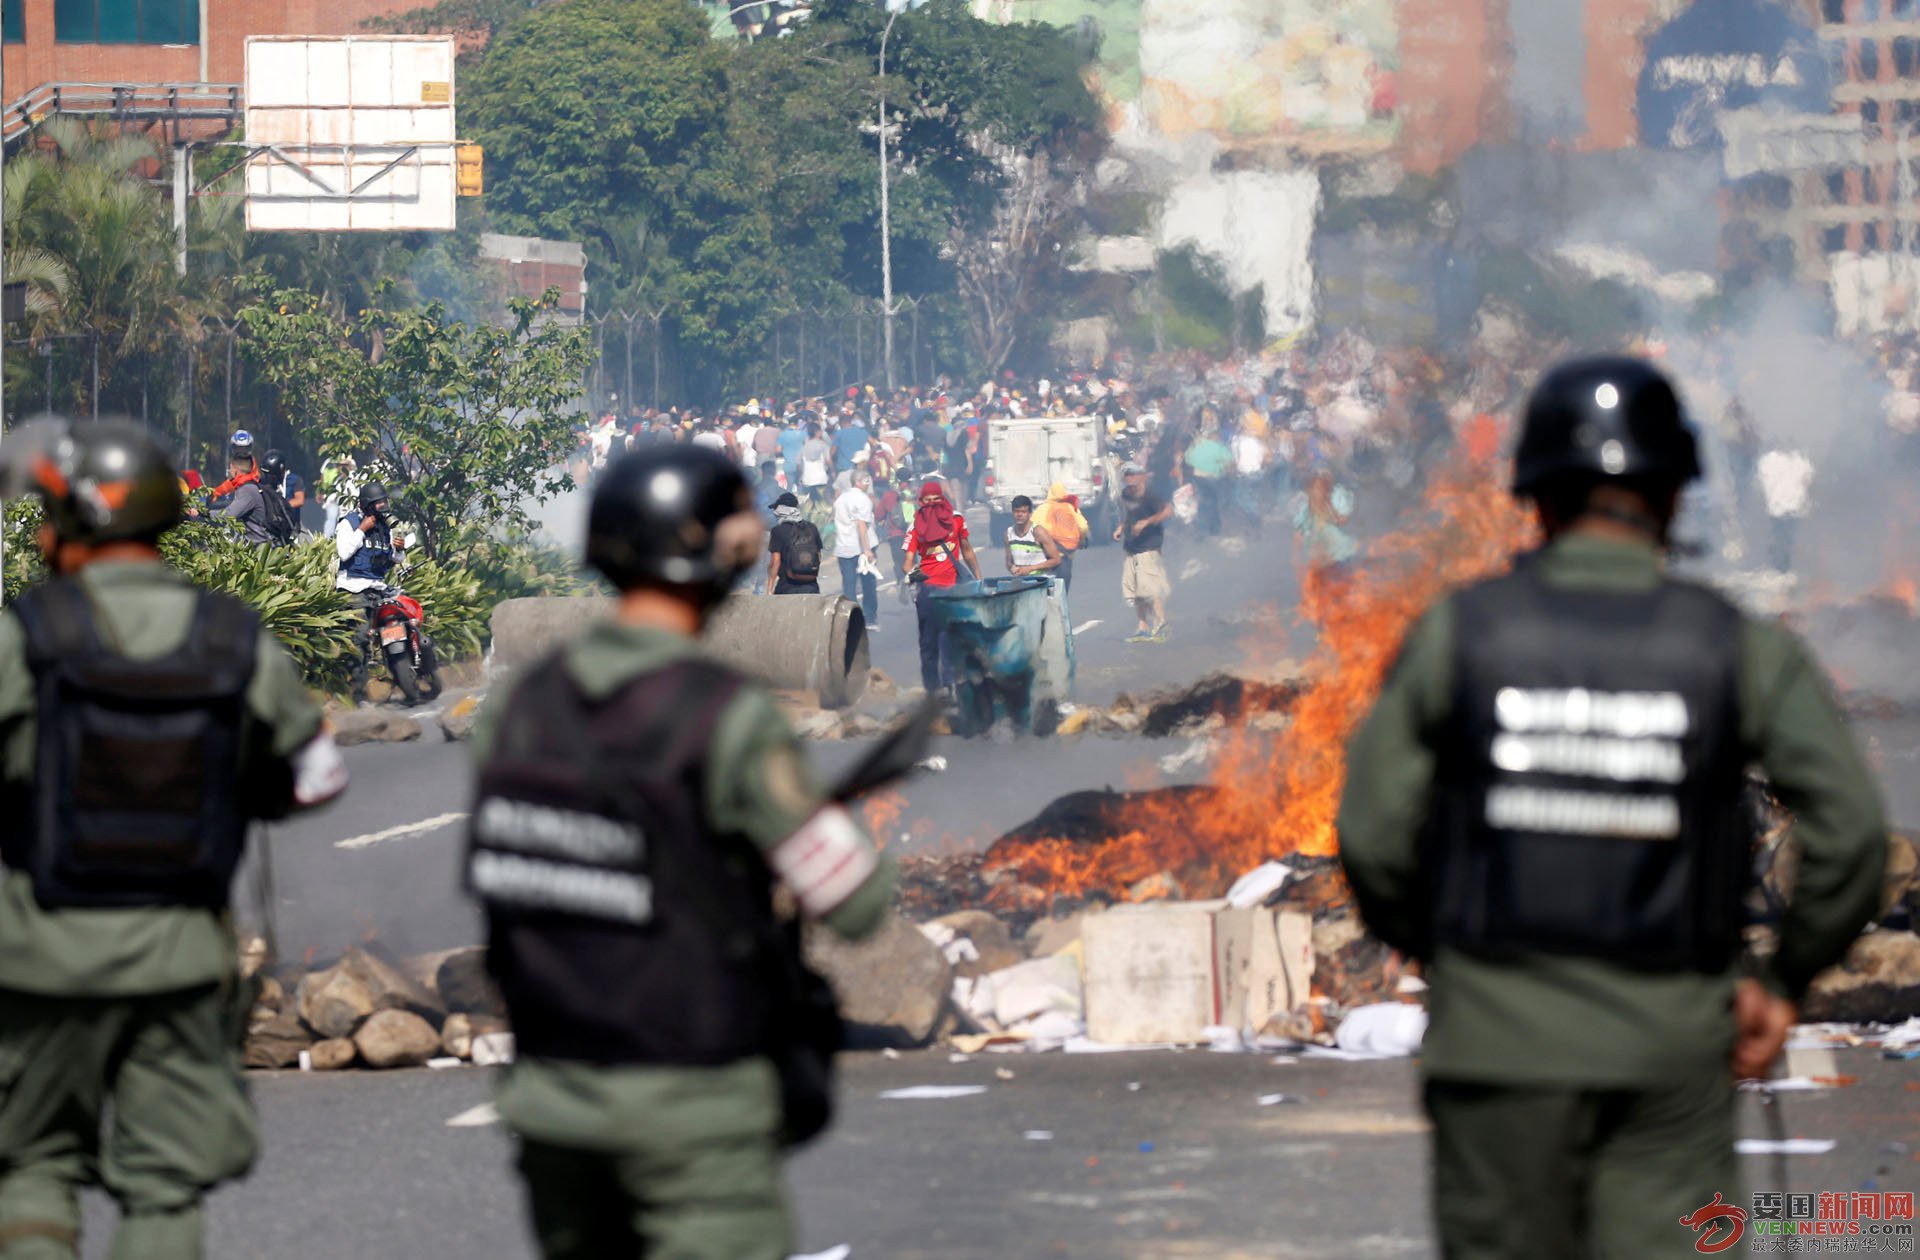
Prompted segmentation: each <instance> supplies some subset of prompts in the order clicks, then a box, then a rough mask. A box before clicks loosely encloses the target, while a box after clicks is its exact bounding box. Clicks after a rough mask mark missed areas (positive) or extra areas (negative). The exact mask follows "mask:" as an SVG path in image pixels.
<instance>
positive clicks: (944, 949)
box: [920, 923, 980, 967]
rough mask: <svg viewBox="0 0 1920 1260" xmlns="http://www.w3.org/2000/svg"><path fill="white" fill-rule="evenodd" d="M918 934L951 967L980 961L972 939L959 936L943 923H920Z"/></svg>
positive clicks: (978, 952)
mask: <svg viewBox="0 0 1920 1260" xmlns="http://www.w3.org/2000/svg"><path fill="white" fill-rule="evenodd" d="M920 934H921V935H922V936H925V937H926V938H927V939H928V940H930V941H932V942H933V943H934V945H935V946H937V947H938V948H939V950H940V952H941V953H942V954H944V955H945V956H946V959H947V962H948V963H949V964H950V965H952V966H955V967H958V966H959V965H960V964H961V963H965V962H979V961H980V950H979V949H978V948H977V947H976V946H975V945H974V943H973V938H971V937H967V936H962V935H960V933H958V932H956V931H954V930H953V929H952V928H951V927H949V926H947V925H946V924H944V923H922V924H921V925H920Z"/></svg>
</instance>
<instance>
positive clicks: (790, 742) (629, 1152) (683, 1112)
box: [474, 621, 894, 1260]
mask: <svg viewBox="0 0 1920 1260" xmlns="http://www.w3.org/2000/svg"><path fill="white" fill-rule="evenodd" d="M697 651H698V647H697V645H696V644H695V643H694V641H693V640H690V639H688V638H685V637H684V636H681V635H677V634H672V633H669V632H667V631H664V630H654V629H647V628H642V627H635V626H624V625H620V624H618V623H615V622H611V621H606V622H599V623H596V624H595V625H594V626H593V627H591V628H590V629H589V630H588V631H587V633H586V634H585V635H584V636H583V637H582V639H581V640H580V641H579V642H578V643H576V644H574V645H573V646H572V647H570V648H569V649H568V650H567V655H566V662H567V668H568V669H569V671H570V672H571V674H572V677H573V679H574V681H575V682H576V683H577V684H578V685H579V686H580V687H581V688H582V690H583V691H584V692H585V694H586V695H587V696H588V697H589V698H590V699H595V700H598V699H603V698H605V697H608V696H611V695H613V694H614V693H616V692H618V691H619V690H620V689H621V688H623V687H625V686H626V685H627V684H628V683H630V682H632V681H633V680H634V679H635V678H637V677H639V676H640V675H642V674H646V673H651V672H653V671H655V670H658V669H661V668H664V667H665V666H668V665H671V664H673V663H674V662H675V661H679V660H683V659H685V658H687V657H690V656H692V655H694V654H695V653H696V652H697ZM508 707H509V703H508V700H507V698H506V697H504V696H496V697H495V698H494V699H493V701H492V702H491V703H489V704H488V706H487V708H486V710H485V716H484V717H483V718H482V721H481V724H480V727H479V729H477V730H476V731H475V734H474V743H475V755H476V756H477V757H478V759H479V760H480V761H481V762H484V761H485V760H486V757H487V752H488V749H489V748H490V747H491V746H492V743H493V735H494V728H495V724H496V723H497V722H498V720H499V715H500V714H502V713H504V712H506V710H507V709H508ZM820 802H821V797H820V793H819V790H818V788H817V787H816V786H815V785H814V783H813V781H812V779H811V778H810V777H809V776H808V775H807V773H806V770H805V761H804V759H803V757H802V755H801V752H800V747H799V743H798V741H797V740H796V739H795V737H794V734H793V732H792V730H791V728H789V726H788V725H787V723H786V721H785V720H784V719H783V718H782V717H781V716H780V712H779V710H778V709H777V708H776V707H775V705H774V703H773V700H772V697H770V696H768V695H767V694H766V693H765V692H764V691H761V690H759V689H757V688H754V687H744V688H742V689H741V690H740V692H739V693H738V694H737V695H736V696H735V697H734V699H733V701H732V702H731V703H730V704H729V705H728V707H727V709H726V711H725V712H724V713H723V714H722V715H721V717H720V719H719V722H718V723H717V725H716V726H715V728H714V735H713V744H712V747H711V749H710V750H709V753H708V758H707V777H706V799H705V802H704V807H705V809H706V816H707V821H708V823H709V825H710V826H712V827H713V828H714V830H716V831H719V832H725V833H730V834H734V835H741V836H745V837H748V838H750V839H751V840H752V841H753V842H754V844H755V845H756V846H757V847H758V848H759V849H760V850H761V851H762V852H765V851H767V850H769V849H771V848H772V847H773V846H775V845H777V844H778V843H780V841H782V840H785V839H786V838H787V837H788V836H790V835H792V834H793V833H794V832H795V831H796V830H798V829H799V828H800V826H801V825H802V824H804V823H805V822H806V821H807V820H808V818H810V817H811V816H812V815H813V812H814V810H815V809H816V808H817V807H818V806H819V804H820ZM893 883H894V870H893V866H892V864H891V863H890V862H889V861H887V860H885V859H882V861H881V863H880V864H879V866H878V867H877V868H876V869H875V871H874V873H873V875H872V876H871V877H869V879H868V880H867V882H866V883H865V884H863V885H862V886H861V887H860V888H859V889H858V890H857V891H855V893H854V894H853V895H852V896H851V897H850V898H848V899H847V901H846V902H844V903H843V904H842V905H841V906H840V907H839V908H838V909H837V910H836V911H834V913H833V914H832V915H831V916H829V918H828V919H827V925H828V926H829V927H830V928H832V929H833V930H834V931H835V932H837V933H839V934H841V935H844V936H855V937H857V936H863V935H865V934H867V933H868V932H870V931H872V930H873V929H874V928H875V927H876V926H878V924H879V923H880V921H881V918H882V916H883V915H884V913H885V911H886V908H887V904H888V902H889V900H890V898H891V896H892V892H893ZM663 1017H664V1018H671V1017H672V1016H671V1013H663ZM499 1108H500V1114H501V1117H502V1118H503V1119H504V1120H505V1122H506V1123H507V1125H508V1127H510V1128H511V1129H512V1130H513V1131H514V1132H515V1133H516V1134H518V1135H519V1137H520V1140H521V1153H520V1170H521V1173H522V1175H523V1176H524V1177H525V1178H526V1181H527V1189H528V1193H529V1197H530V1199H531V1201H532V1208H533V1219H534V1229H535V1231H536V1233H537V1234H538V1235H539V1239H540V1245H541V1247H542V1248H543V1249H544V1251H545V1253H546V1255H547V1256H548V1257H550V1260H606V1258H607V1257H612V1256H632V1255H634V1254H635V1250H634V1248H635V1239H638V1242H639V1247H640V1251H639V1254H641V1255H644V1256H648V1257H657V1258H658V1260H785V1257H786V1256H787V1254H788V1253H789V1252H790V1251H791V1250H792V1242H793V1239H792V1225H791V1222H790V1221H789V1219H788V1214H787V1208H786V1203H785V1199H784V1196H783V1194H782V1191H781V1188H780V1144H779V1141H778V1138H777V1137H776V1133H777V1131H778V1129H779V1125H780V1119H781V1116H780V1091H779V1083H778V1080H777V1078H776V1076H775V1073H774V1068H773V1064H772V1062H771V1061H770V1060H768V1059H764V1058H751V1059H744V1060H741V1061H740V1062H737V1063H729V1064H725V1065H723V1066H719V1067H679V1066H641V1065H636V1066H630V1067H628V1066H621V1067H609V1066H599V1065H591V1064H585V1063H568V1062H561V1061H557V1060H551V1059H521V1060H520V1061H518V1062H516V1063H515V1064H514V1065H513V1066H512V1067H511V1068H509V1069H508V1070H507V1071H506V1072H505V1074H504V1076H503V1078H502V1080H501V1083H500V1090H499Z"/></svg>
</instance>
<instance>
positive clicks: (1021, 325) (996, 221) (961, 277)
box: [782, 0, 1105, 370]
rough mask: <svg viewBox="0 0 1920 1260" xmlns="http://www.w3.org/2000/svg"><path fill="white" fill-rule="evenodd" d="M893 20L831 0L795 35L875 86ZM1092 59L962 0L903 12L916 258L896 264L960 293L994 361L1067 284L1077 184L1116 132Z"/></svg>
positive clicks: (908, 233) (897, 211) (909, 223)
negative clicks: (855, 65) (978, 12)
mask: <svg viewBox="0 0 1920 1260" xmlns="http://www.w3.org/2000/svg"><path fill="white" fill-rule="evenodd" d="M886 21H887V17H886V14H885V13H884V12H883V11H881V10H880V9H878V8H877V7H875V6H872V5H869V4H864V3H861V2H860V0H823V2H822V3H821V4H820V5H818V6H816V8H815V16H814V19H813V20H812V21H811V22H810V23H809V24H808V25H807V27H806V28H805V29H804V30H803V31H802V32H801V34H800V35H798V36H796V37H794V39H795V41H802V40H804V41H811V42H813V43H817V44H818V45H819V46H821V47H822V48H827V49H836V50H839V51H840V52H841V54H842V55H845V56H850V57H853V58H856V59H858V60H859V61H860V62H861V63H862V64H863V65H868V66H873V67H874V74H873V75H872V76H871V77H872V78H873V79H874V80H875V81H874V82H873V83H872V86H871V88H870V91H871V92H873V93H875V94H876V96H877V93H878V92H879V90H880V86H881V85H880V84H879V83H878V82H877V77H878V75H877V70H878V67H877V61H878V56H879V44H880V37H881V35H882V33H883V31H884V29H885V24H886ZM782 42H786V41H782ZM1086 56H1087V54H1086V51H1085V50H1084V49H1082V48H1080V47H1078V46H1076V44H1075V43H1074V41H1073V39H1072V37H1071V36H1069V35H1068V34H1067V33H1065V32H1063V31H1059V30H1056V29H1054V28H1052V27H1048V26H1042V25H1040V24H1037V23H1015V24H999V23H992V22H985V21H982V20H980V19H979V18H977V17H975V16H974V15H973V13H972V11H971V10H970V9H969V8H968V6H967V5H966V4H965V3H963V2H962V0H929V2H928V3H927V4H925V5H923V6H921V7H919V8H914V9H908V10H905V11H903V12H901V13H900V14H899V16H898V17H897V18H896V19H894V26H893V32H892V34H891V36H889V37H888V42H887V82H886V85H885V88H886V101H887V111H888V118H887V121H888V125H889V126H897V127H898V128H899V142H898V152H899V162H900V176H899V178H898V180H897V182H896V183H895V185H894V190H893V193H894V213H893V217H894V224H895V228H894V248H895V251H896V257H898V253H899V250H900V246H901V243H902V238H903V237H905V239H906V243H907V245H908V259H909V263H908V266H907V267H905V268H899V267H896V274H897V275H902V276H904V278H905V279H906V284H905V285H904V286H902V287H903V288H904V290H905V291H906V292H908V293H914V292H919V293H929V292H939V291H940V290H942V289H945V288H950V287H957V288H958V289H959V291H960V294H961V297H962V299H963V300H964V302H965V305H966V313H967V327H968V332H969V338H968V339H969V341H970V343H971V346H972V349H973V353H974V356H975V357H976V359H977V360H978V363H977V365H976V366H979V367H982V368H985V369H987V370H998V369H999V368H1000V367H1001V366H1002V365H1004V364H1005V363H1006V361H1007V359H1008V357H1009V356H1010V355H1011V354H1012V353H1013V351H1014V349H1015V347H1016V345H1017V344H1018V343H1019V342H1020V340H1021V339H1022V338H1023V337H1028V336H1030V335H1031V329H1030V327H1029V325H1030V324H1031V323H1032V322H1033V321H1034V319H1035V318H1036V317H1037V316H1038V315H1040V314H1041V313H1042V308H1043V307H1045V306H1046V305H1047V303H1048V302H1050V301H1053V300H1057V299H1058V297H1059V296H1060V294H1061V291H1062V290H1061V286H1058V285H1049V284H1048V283H1047V281H1048V279H1049V278H1050V277H1052V276H1057V274H1058V272H1059V259H1060V256H1061V254H1062V252H1063V249H1062V247H1063V246H1064V244H1065V243H1066V241H1067V240H1068V239H1069V238H1070V237H1071V235H1072V233H1073V232H1074V231H1076V230H1077V229H1078V228H1079V226H1080V222H1081V220H1080V204H1079V197H1078V195H1077V190H1076V187H1075V186H1076V184H1077V183H1078V182H1079V181H1080V179H1082V178H1083V177H1084V175H1085V174H1086V173H1087V172H1088V171H1089V170H1090V169H1091V165H1092V163H1093V162H1094V161H1095V160H1096V159H1097V158H1098V156H1099V154H1100V151H1101V149H1102V147H1103V146H1104V142H1105V136H1104V129H1103V127H1102V123H1101V118H1100V110H1099V105H1098V103H1097V102H1096V101H1095V100H1094V98H1093V95H1092V93H1091V92H1090V91H1089V90H1088V89H1087V86H1086V84H1085V82H1084V81H1083V80H1082V78H1081V70H1082V67H1083V66H1084V64H1085V61H1086ZM903 211H904V213H903ZM916 244H917V245H919V246H920V247H921V248H922V250H923V251H924V253H923V256H922V259H921V261H920V263H919V265H918V266H915V265H914V262H913V261H912V260H913V256H914V255H913V250H914V247H915V245H916ZM936 260H937V265H935V264H936Z"/></svg>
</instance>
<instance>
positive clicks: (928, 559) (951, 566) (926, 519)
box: [906, 480, 980, 695]
mask: <svg viewBox="0 0 1920 1260" xmlns="http://www.w3.org/2000/svg"><path fill="white" fill-rule="evenodd" d="M962 562H964V563H965V565H966V567H967V575H968V577H969V578H970V579H971V578H972V577H974V576H975V575H977V574H978V573H979V572H980V558H979V557H978V556H976V555H974V553H973V542H972V540H971V539H969V538H968V536H967V518H966V517H964V516H962V515H961V514H960V513H959V512H957V511H955V510H954V507H953V503H952V501H950V500H949V499H948V498H947V492H946V490H945V489H944V488H942V486H941V484H940V483H939V482H938V481H934V480H928V481H926V482H924V483H923V484H922V485H921V487H920V502H919V505H918V506H917V508H916V509H915V511H914V514H913V531H912V532H911V533H909V534H908V535H907V564H908V569H907V574H906V578H907V580H908V581H909V582H914V583H917V584H918V586H919V592H918V594H917V596H916V599H915V607H916V611H917V612H918V614H919V621H920V683H921V685H922V686H923V687H925V688H926V689H927V693H928V694H929V695H931V694H933V693H934V692H935V691H937V690H939V688H940V686H941V685H942V682H943V681H944V679H943V674H944V672H945V671H944V669H943V668H942V655H943V654H942V652H941V647H940V638H941V636H940V623H939V621H938V620H937V619H936V618H935V616H934V611H933V592H934V591H936V590H940V589H944V588H948V587H952V586H955V585H957V584H958V583H959V581H960V564H961V563H962Z"/></svg>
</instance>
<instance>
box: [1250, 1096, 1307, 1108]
mask: <svg viewBox="0 0 1920 1260" xmlns="http://www.w3.org/2000/svg"><path fill="white" fill-rule="evenodd" d="M1305 1101H1307V1100H1306V1099H1304V1098H1302V1097H1300V1095H1298V1094H1262V1095H1260V1105H1261V1106H1262V1107H1277V1106H1279V1105H1280V1104H1281V1103H1297V1102H1305Z"/></svg>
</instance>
